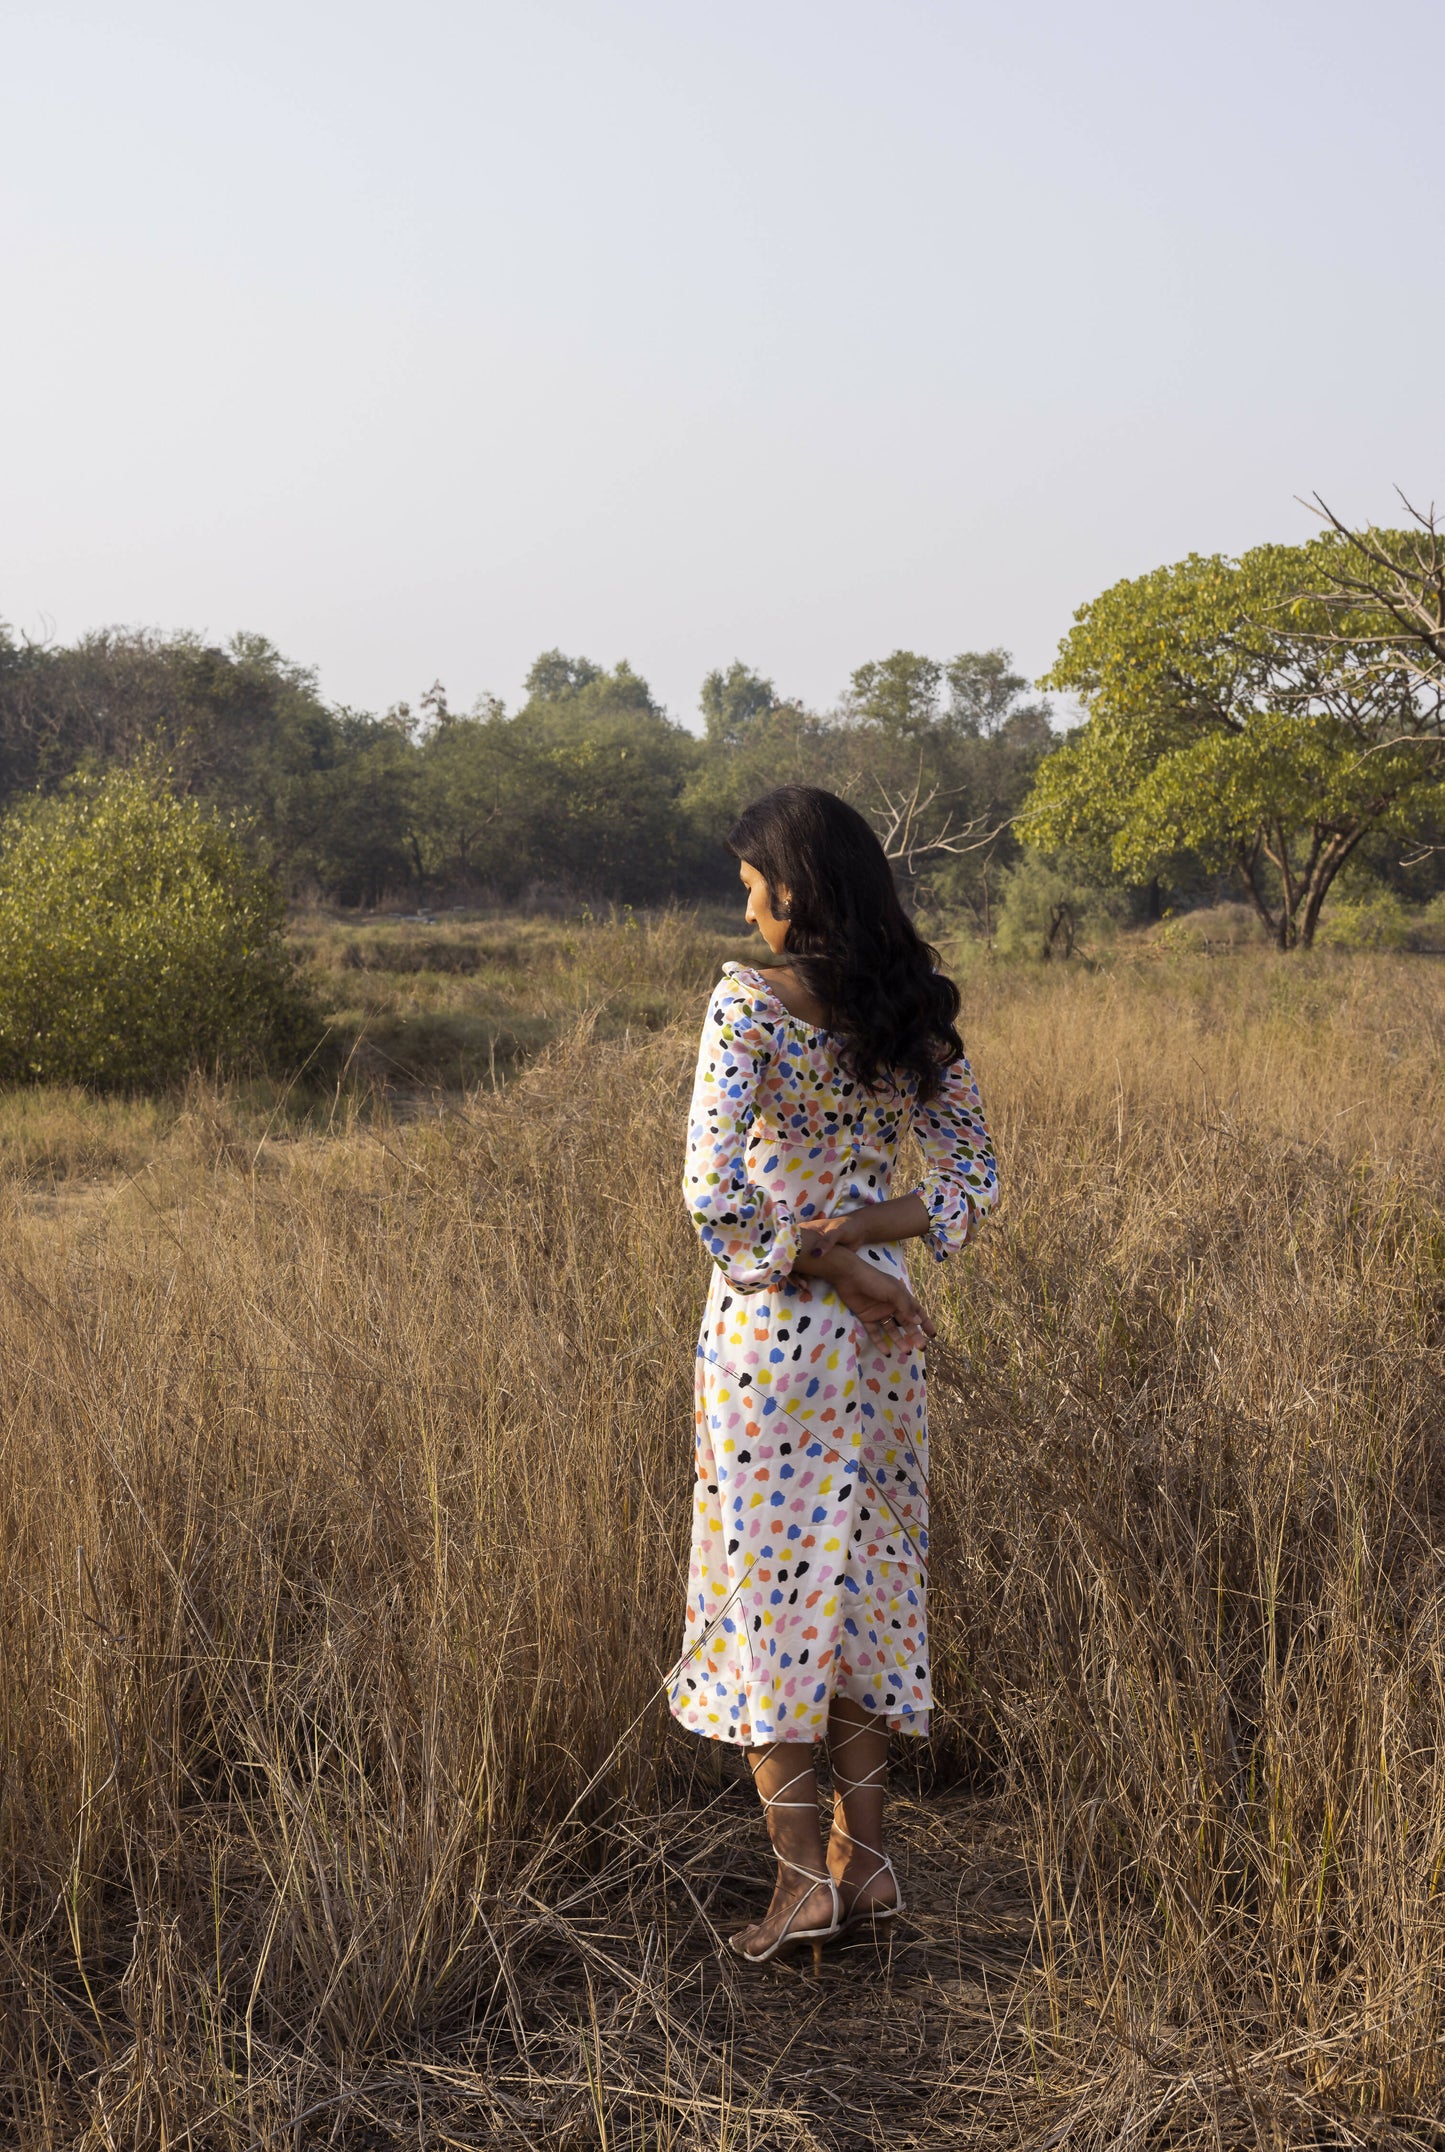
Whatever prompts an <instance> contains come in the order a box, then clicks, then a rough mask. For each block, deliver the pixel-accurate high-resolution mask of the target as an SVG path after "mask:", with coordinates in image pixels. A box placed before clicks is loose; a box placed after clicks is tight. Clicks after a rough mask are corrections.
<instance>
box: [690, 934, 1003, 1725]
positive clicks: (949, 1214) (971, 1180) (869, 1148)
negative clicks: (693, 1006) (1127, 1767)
mask: <svg viewBox="0 0 1445 2152" xmlns="http://www.w3.org/2000/svg"><path fill="white" fill-rule="evenodd" d="M909 1127H911V1128H912V1130H913V1131H914V1133H915V1134H916V1136H917V1138H918V1142H919V1146H920V1149H921V1150H922V1152H923V1155H924V1163H925V1168H926V1171H925V1177H924V1180H923V1183H922V1186H921V1188H920V1190H919V1193H920V1194H921V1195H922V1197H923V1199H924V1202H925V1204H926V1205H927V1208H928V1212H929V1216H930V1218H931V1220H932V1224H931V1227H930V1230H929V1234H928V1246H929V1247H930V1248H931V1250H932V1252H933V1254H934V1255H935V1256H937V1257H938V1258H940V1259H942V1258H943V1257H945V1256H947V1255H950V1254H952V1253H953V1252H954V1251H955V1250H956V1249H959V1248H961V1247H962V1246H963V1244H964V1242H965V1241H966V1240H967V1238H968V1236H969V1234H970V1233H971V1232H972V1230H973V1229H974V1227H975V1225H976V1224H977V1223H978V1221H979V1220H980V1219H981V1218H982V1217H983V1216H984V1215H985V1213H986V1212H988V1211H989V1210H991V1209H992V1208H993V1206H994V1204H995V1203H996V1202H997V1200H998V1181H997V1176H996V1172H995V1168H994V1157H993V1147H992V1145H991V1143H990V1141H989V1136H988V1130H987V1129H986V1128H985V1126H984V1122H983V1114H982V1109H981V1106H980V1102H979V1095H978V1088H977V1086H976V1085H975V1083H974V1081H973V1076H972V1073H971V1072H970V1069H969V1066H968V1063H967V1061H964V1060H961V1059H960V1060H958V1061H956V1062H954V1063H953V1065H952V1066H951V1067H950V1068H949V1070H948V1071H947V1074H946V1078H945V1082H944V1087H943V1090H942V1091H941V1093H940V1094H939V1096H938V1097H937V1098H935V1099H932V1100H930V1101H929V1103H928V1104H927V1105H926V1106H919V1105H917V1104H916V1103H915V1101H914V1100H913V1098H912V1097H911V1095H910V1092H909V1090H908V1089H907V1088H905V1087H903V1086H900V1087H899V1088H897V1089H880V1090H875V1091H863V1090H861V1089H860V1088H859V1086H858V1085H857V1084H855V1083H854V1082H853V1081H852V1080H851V1078H849V1077H847V1076H846V1075H845V1074H844V1072H843V1071H842V1070H841V1068H840V1067H839V1063H838V1057H837V1047H836V1041H835V1040H834V1039H833V1037H832V1035H831V1034H830V1033H828V1032H826V1031H820V1030H818V1029H816V1028H815V1027H814V1026H813V1025H811V1024H807V1023H805V1022H804V1021H803V1019H802V1018H801V1017H797V1016H793V1015H790V1014H789V1012H788V1011H787V1010H786V1009H785V1008H784V1007H783V1005H782V1003H781V1002H780V1001H779V1000H778V999H777V998H776V996H775V995H774V994H773V992H772V990H771V989H770V987H769V986H768V983H767V979H766V975H765V974H764V973H762V972H760V971H752V970H748V969H746V968H745V967H743V966H741V965H737V964H728V965H725V966H724V968H723V977H722V979H721V981H720V982H719V984H718V986H717V987H716V988H715V989H714V992H713V996H712V1001H711V1004H710V1006H709V1009H708V1016H707V1022H706V1023H705V1025H704V1026H703V1034H702V1045H701V1048H700V1051H699V1054H698V1063H697V1080H696V1083H695V1085H694V1089H693V1097H692V1109H691V1114H690V1117H689V1125H688V1139H687V1163H686V1168H685V1172H684V1180H683V1187H684V1193H685V1196H686V1199H687V1203H688V1206H689V1208H690V1209H691V1212H692V1216H693V1221H694V1223H695V1225H696V1227H697V1231H698V1235H699V1237H700V1239H701V1241H702V1244H703V1246H704V1247H705V1248H706V1249H707V1251H708V1254H709V1255H710V1256H711V1257H712V1260H713V1274H712V1279H711V1282H710V1285H709V1289H708V1297H707V1307H706V1311H705V1313H704V1315H703V1324H702V1333H701V1335H700V1337H699V1339H698V1346H697V1490H696V1500H695V1504H694V1509H693V1527H692V1561H691V1571H690V1577H689V1584H688V1608H687V1629H686V1635H685V1638H684V1643H683V1652H682V1657H681V1658H680V1659H679V1660H678V1662H677V1666H676V1668H675V1669H674V1674H673V1678H672V1683H671V1690H670V1699H671V1704H672V1709H673V1712H674V1713H675V1715H676V1716H677V1718H678V1719H680V1720H681V1722H682V1724H683V1725H684V1726H689V1727H691V1728H692V1729H693V1731H694V1732H696V1733H700V1734H706V1735H708V1736H709V1737H710V1738H711V1739H713V1740H717V1741H736V1742H738V1743H740V1744H741V1745H743V1746H744V1747H748V1748H752V1747H760V1746H763V1745H764V1744H766V1743H769V1742H773V1741H818V1740H821V1739H822V1737H823V1735H824V1733H825V1731H826V1728H827V1719H828V1705H829V1702H830V1700H831V1698H832V1697H833V1696H834V1695H835V1694H838V1693H842V1694H843V1695H846V1696H850V1697H854V1698H856V1699H857V1701H858V1702H859V1703H860V1704H861V1705H862V1706H863V1708H864V1709H865V1710H867V1711H871V1712H873V1713H875V1714H876V1715H877V1717H878V1718H879V1720H880V1721H883V1722H884V1723H886V1724H887V1725H889V1726H890V1727H893V1728H895V1729H897V1730H898V1731H899V1732H902V1733H911V1734H926V1733H927V1732H928V1723H929V1711H930V1708H931V1703H932V1693H931V1690H930V1686H929V1660H928V1631H927V1625H926V1597H927V1592H926V1587H927V1577H928V1418H927V1387H926V1382H925V1376H924V1366H923V1356H922V1354H921V1353H918V1352H914V1351H911V1350H909V1349H907V1348H906V1347H904V1346H902V1345H897V1346H892V1347H889V1348H886V1349H885V1348H882V1347H876V1346H874V1345H873V1344H872V1343H871V1342H870V1340H869V1338H868V1335H867V1332H866V1331H865V1330H864V1329H863V1327H862V1325H861V1324H860V1323H858V1322H856V1321H855V1320H854V1318H853V1316H852V1315H851V1314H850V1313H849V1311H848V1309H847V1308H846V1307H844V1305H843V1303H842V1301H841V1300H840V1299H839V1298H838V1296H837V1294H836V1293H835V1292H834V1291H833V1290H832V1288H831V1287H830V1286H828V1285H826V1284H825V1283H824V1282H823V1281H822V1280H821V1279H816V1278H794V1277H791V1276H790V1275H789V1273H790V1271H791V1269H792V1265H793V1261H794V1258H795V1256H796V1254H797V1251H798V1242H799V1234H800V1231H801V1230H802V1228H803V1227H804V1226H805V1225H806V1223H807V1221H808V1220H809V1219H810V1218H821V1217H828V1216H830V1215H831V1214H833V1213H834V1212H837V1211H849V1210H856V1209H857V1208H858V1207H859V1206H860V1205H861V1204H864V1203H879V1202H882V1201H883V1200H884V1199H885V1198H886V1197H888V1196H889V1195H890V1194H891V1193H892V1185H891V1184H892V1174H893V1167H894V1161H895V1159H896V1157H897V1152H898V1143H899V1138H900V1136H901V1135H902V1133H903V1131H904V1130H905V1128H909ZM863 1252H864V1253H865V1255H866V1256H867V1258H868V1259H869V1260H871V1261H873V1262H876V1263H878V1264H879V1265H880V1266H882V1267H885V1268H888V1269H891V1270H893V1271H894V1272H895V1274H896V1273H899V1272H900V1271H901V1269H902V1257H901V1254H900V1251H899V1250H898V1248H897V1247H895V1246H893V1245H890V1244H881V1245H878V1246H874V1247H870V1248H868V1249H866V1250H864V1251H863Z"/></svg>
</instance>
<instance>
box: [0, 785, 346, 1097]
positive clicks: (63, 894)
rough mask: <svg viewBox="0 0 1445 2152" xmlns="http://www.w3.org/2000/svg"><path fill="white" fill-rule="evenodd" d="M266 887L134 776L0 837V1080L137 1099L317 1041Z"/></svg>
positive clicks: (27, 814) (209, 822)
mask: <svg viewBox="0 0 1445 2152" xmlns="http://www.w3.org/2000/svg"><path fill="white" fill-rule="evenodd" d="M284 928H285V909H284V905H283V903H282V900H281V896H280V893H279V891H278V890H277V888H276V885H275V883H274V882H273V880H272V879H271V877H270V876H269V875H268V874H266V873H265V872H264V871H263V870H262V869H261V868H260V867H258V866H257V865H256V863H255V861H254V859H252V858H251V857H250V856H248V854H247V852H246V851H245V849H244V847H243V846H242V845H241V843H240V842H239V841H238V839H237V836H236V834H235V832H234V831H233V830H230V829H227V828H226V827H224V826H223V825H222V824H221V822H220V821H218V820H217V818H216V817H215V816H214V815H213V814H211V813H209V812H208V811H207V810H206V809H205V808H204V807H202V806H201V805H200V804H199V803H198V802H196V801H194V800H184V799H178V798H177V797H175V795H174V794H172V793H171V792H169V791H168V790H167V789H166V788H165V786H164V785H163V784H162V783H161V782H160V781H159V779H158V778H157V777H156V776H155V774H154V773H153V772H151V771H149V770H147V769H135V770H112V771H111V772H109V773H108V774H107V775H105V776H104V777H98V778H77V779H74V780H72V782H71V783H70V784H69V785H68V786H67V787H66V788H65V789H64V790H63V791H61V792H60V793H59V794H57V795H56V796H54V797H51V798H38V799H34V800H31V801H30V802H28V803H27V804H26V805H24V806H23V807H19V808H17V809H15V810H13V811H12V813H11V814H10V815H9V816H8V817H7V819H6V821H5V822H4V824H3V826H0V1080H4V1081H7V1082H12V1083H13V1082H45V1083H80V1084H87V1085H93V1086H95V1087H96V1088H98V1089H122V1090H137V1089H151V1088H154V1087H156V1086H158V1085H161V1084H165V1083H168V1082H171V1081H173V1080H174V1079H175V1078H177V1077H179V1076H183V1075H184V1074H185V1073H186V1071H187V1070H189V1069H191V1068H194V1067H196V1066H198V1065H200V1066H207V1065H212V1064H216V1063H222V1064H230V1065H245V1064H255V1063H258V1062H274V1061H278V1060H280V1061H286V1060H291V1059H294V1058H297V1057H299V1056H300V1055H302V1054H303V1053H304V1051H305V1050H306V1046H307V1043H308V1040H312V1039H314V1038H315V1036H316V1035H317V1033H316V1027H315V1020H314V1016H313V1013H312V1011H311V1009H310V1007H309V1004H308V1002H307V999H306V997H305V995H304V993H303V992H302V990H301V988H300V986H299V984H298V982H297V978H296V973H295V969H294V964H293V960H292V958H291V956H290V954H289V952H288V950H287V947H286V944H285V940H284Z"/></svg>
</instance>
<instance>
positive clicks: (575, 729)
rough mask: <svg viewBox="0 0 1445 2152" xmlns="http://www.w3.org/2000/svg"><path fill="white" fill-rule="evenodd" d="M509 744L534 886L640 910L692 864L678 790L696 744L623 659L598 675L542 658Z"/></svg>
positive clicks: (584, 664)
mask: <svg viewBox="0 0 1445 2152" xmlns="http://www.w3.org/2000/svg"><path fill="white" fill-rule="evenodd" d="M528 688H529V691H530V692H529V694H528V699H527V701H526V702H525V703H524V704H523V706H522V708H521V709H520V710H519V711H518V712H517V715H516V717H515V718H513V719H512V720H511V721H510V725H509V728H508V736H509V739H510V740H511V741H512V742H513V743H514V744H515V746H516V748H517V750H518V752H519V753H520V754H521V755H523V756H524V757H526V758H527V764H528V783H529V786H530V790H531V798H530V814H529V819H528V830H527V837H526V843H527V848H528V854H529V859H530V863H531V870H532V874H533V876H534V877H535V878H536V879H539V880H542V881H547V882H552V883H555V884H560V885H562V886H564V887H567V888H571V889H573V890H576V891H579V892H592V893H596V894H599V895H604V896H609V897H615V898H618V899H620V900H622V901H623V902H625V903H650V902H654V901H656V900H657V899H659V898H662V897H667V896H670V895H672V894H673V893H674V892H675V891H676V890H677V888H678V887H679V884H680V883H684V882H686V880H687V879H688V877H689V874H690V873H691V871H692V868H693V865H694V857H693V847H692V842H691V830H690V827H689V822H688V817H687V815H686V813H685V811H684V808H683V793H684V791H685V788H686V786H687V782H688V779H689V777H690V776H691V774H692V772H693V770H694V768H695V767H696V765H697V761H698V758H699V753H700V749H699V743H698V742H697V741H696V740H695V739H694V738H693V736H692V734H691V733H689V732H687V731H685V730H684V728H683V727H682V726H681V725H676V724H674V723H673V722H672V720H671V719H670V718H669V717H668V715H667V713H666V711H665V710H663V709H662V708H661V707H660V705H659V704H658V703H657V702H656V701H655V700H654V699H653V696H652V692H651V690H650V688H649V687H648V685H647V682H646V681H645V680H644V679H643V678H642V676H641V674H640V673H637V672H634V670H633V668H632V667H631V666H630V665H629V664H627V662H626V661H625V660H624V661H623V662H622V663H621V664H618V665H616V666H614V667H613V669H612V670H611V671H610V672H607V671H605V670H604V669H603V668H602V667H601V666H598V665H594V664H593V663H592V662H591V660H590V659H587V658H567V657H564V656H563V655H562V653H561V652H560V651H557V650H551V651H547V652H546V653H545V654H544V655H543V656H542V657H541V658H539V659H538V661H537V663H536V665H534V666H533V668H532V672H531V674H530V675H529V678H528Z"/></svg>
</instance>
